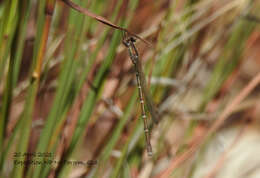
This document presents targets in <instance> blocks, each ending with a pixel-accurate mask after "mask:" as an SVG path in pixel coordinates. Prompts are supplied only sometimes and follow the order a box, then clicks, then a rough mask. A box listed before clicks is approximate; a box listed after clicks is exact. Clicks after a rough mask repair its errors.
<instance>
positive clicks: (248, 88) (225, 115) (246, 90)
mask: <svg viewBox="0 0 260 178" xmlns="http://www.w3.org/2000/svg"><path fill="white" fill-rule="evenodd" d="M259 83H260V73H258V74H257V75H256V76H255V77H254V78H253V79H252V80H251V81H250V82H249V84H248V85H247V86H245V88H244V89H243V90H242V91H241V92H240V93H239V94H238V95H237V96H236V97H235V99H234V100H232V101H231V102H230V104H228V105H227V107H226V109H225V110H224V111H223V112H222V113H221V115H220V116H219V118H218V119H217V120H216V121H215V123H214V124H213V125H212V127H211V128H210V129H209V130H208V133H207V134H205V135H202V136H201V138H200V139H199V141H198V142H197V143H196V144H194V145H193V146H192V147H191V148H190V149H189V150H188V151H186V152H184V153H183V154H181V155H180V156H179V157H178V158H177V159H174V160H173V161H172V162H171V163H170V166H169V167H168V168H167V169H166V170H164V171H163V172H162V173H160V174H159V175H158V176H156V177H158V178H163V177H169V176H170V175H171V173H172V172H173V170H174V169H175V168H177V167H178V166H179V165H180V164H181V163H183V162H184V161H186V160H187V159H189V158H191V157H192V155H193V154H194V153H195V152H196V151H197V150H198V148H199V147H200V146H201V144H202V143H203V142H204V141H205V139H207V138H209V137H210V136H211V134H212V133H214V132H215V131H216V130H217V129H218V128H219V127H220V126H221V125H222V123H223V122H224V121H225V120H226V119H227V118H228V116H230V114H231V113H232V112H233V111H234V110H235V109H236V106H237V105H239V103H241V102H242V101H243V100H244V99H245V98H246V97H247V96H248V95H249V94H250V93H251V92H252V91H253V89H254V88H255V87H256V86H257V85H258V84H259Z"/></svg>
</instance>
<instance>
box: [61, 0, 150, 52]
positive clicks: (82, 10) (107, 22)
mask: <svg viewBox="0 0 260 178" xmlns="http://www.w3.org/2000/svg"><path fill="white" fill-rule="evenodd" d="M62 1H63V2H64V3H65V4H67V5H68V6H69V7H71V8H73V9H75V10H76V11H78V12H80V13H82V14H85V15H87V16H89V17H91V18H93V19H95V20H97V21H99V22H101V23H103V24H105V25H108V26H110V27H112V28H115V29H118V30H121V31H123V32H126V33H128V34H129V35H130V36H133V37H135V38H137V39H139V40H141V41H143V42H144V43H146V44H147V45H149V46H150V47H151V46H152V44H151V43H150V42H149V41H147V40H145V39H143V38H141V37H140V36H138V35H137V34H135V33H133V32H131V31H129V30H127V29H126V28H123V27H120V26H118V25H116V24H114V23H112V22H110V21H109V20H107V19H105V18H104V17H102V16H99V15H96V14H94V13H92V12H90V11H88V10H87V9H85V8H83V7H81V6H79V5H77V4H75V3H73V2H72V1H70V0H62Z"/></svg>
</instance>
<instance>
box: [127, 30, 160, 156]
mask: <svg viewBox="0 0 260 178" xmlns="http://www.w3.org/2000/svg"><path fill="white" fill-rule="evenodd" d="M127 35H128V34H125V33H124V37H123V44H124V45H125V46H126V47H127V48H128V53H129V56H130V59H131V61H132V63H133V65H134V68H135V75H136V81H137V87H138V92H139V100H140V105H141V111H142V118H143V122H144V133H145V139H146V148H147V153H148V155H149V156H152V146H151V143H150V134H149V127H148V121H147V115H146V112H145V104H146V106H147V109H148V110H149V112H150V114H151V117H152V121H153V122H154V123H156V124H157V123H158V113H157V110H156V108H155V105H154V103H153V100H152V98H151V96H150V94H149V91H148V90H147V87H146V80H145V76H144V73H143V70H142V65H141V61H140V60H139V55H138V51H137V49H136V47H135V45H134V43H135V39H134V38H133V37H132V36H129V37H128V36H127Z"/></svg>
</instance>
